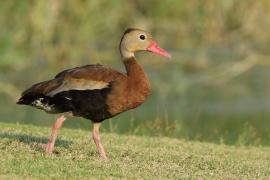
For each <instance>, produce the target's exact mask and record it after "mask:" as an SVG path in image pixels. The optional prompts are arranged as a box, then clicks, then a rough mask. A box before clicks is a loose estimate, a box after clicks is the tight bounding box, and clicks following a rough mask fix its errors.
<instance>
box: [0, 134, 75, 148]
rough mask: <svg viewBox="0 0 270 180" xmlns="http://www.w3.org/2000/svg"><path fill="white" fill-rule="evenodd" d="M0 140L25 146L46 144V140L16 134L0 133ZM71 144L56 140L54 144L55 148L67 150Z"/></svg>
mask: <svg viewBox="0 0 270 180" xmlns="http://www.w3.org/2000/svg"><path fill="white" fill-rule="evenodd" d="M0 138H8V139H11V140H16V141H20V142H22V143H25V144H35V143H36V144H45V143H47V142H48V138H45V137H38V136H32V135H28V134H18V133H12V132H0ZM71 144H72V142H71V141H66V140H61V139H57V140H56V142H55V145H56V146H60V147H64V148H68V147H69V146H70V145H71Z"/></svg>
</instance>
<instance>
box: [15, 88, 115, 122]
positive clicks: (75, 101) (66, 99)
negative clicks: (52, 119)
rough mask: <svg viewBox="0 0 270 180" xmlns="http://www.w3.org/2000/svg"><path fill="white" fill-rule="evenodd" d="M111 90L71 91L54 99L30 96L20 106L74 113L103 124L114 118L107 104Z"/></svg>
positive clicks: (61, 93) (57, 95)
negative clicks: (104, 121)
mask: <svg viewBox="0 0 270 180" xmlns="http://www.w3.org/2000/svg"><path fill="white" fill-rule="evenodd" d="M110 91H111V88H110V87H108V88H104V89H97V90H69V91H63V92H60V93H57V94H55V95H54V96H53V97H49V96H45V95H42V94H31V95H30V94H29V95H26V96H24V97H23V101H20V102H19V104H27V105H32V106H34V107H37V108H39V109H43V110H45V111H46V112H50V113H64V112H72V113H73V115H75V116H80V117H84V118H86V119H89V120H92V121H93V122H101V121H103V120H105V119H108V118H110V117H112V114H111V113H110V112H109V111H108V109H109V107H108V105H107V103H106V99H107V96H108V94H109V93H110Z"/></svg>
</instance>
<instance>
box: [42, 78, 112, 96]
mask: <svg viewBox="0 0 270 180" xmlns="http://www.w3.org/2000/svg"><path fill="white" fill-rule="evenodd" d="M108 85H109V83H107V82H104V81H93V80H85V79H73V80H72V81H64V82H63V83H62V84H61V86H59V87H58V88H56V89H54V90H53V91H51V92H49V93H48V94H47V96H50V97H53V96H54V95H55V94H57V93H60V92H63V91H69V90H94V89H103V88H106V87H108Z"/></svg>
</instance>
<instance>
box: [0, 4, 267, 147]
mask: <svg viewBox="0 0 270 180" xmlns="http://www.w3.org/2000/svg"><path fill="white" fill-rule="evenodd" d="M0 27H1V28H0V115H1V118H0V121H4V122H13V123H16V122H17V123H31V124H35V125H43V126H51V125H52V124H53V121H54V119H55V118H56V117H57V116H56V115H49V114H46V113H44V112H42V111H40V110H36V109H33V108H31V107H26V106H17V105H15V102H16V100H17V98H18V97H19V94H20V92H21V91H22V90H24V89H26V88H28V87H29V86H30V85H32V84H33V83H36V82H39V81H43V80H47V79H50V78H52V77H54V75H55V74H56V73H58V72H59V71H61V70H63V69H65V68H71V67H74V66H80V65H84V64H92V63H101V64H105V65H108V66H112V67H114V68H116V69H118V70H121V71H124V67H123V65H122V64H121V60H120V55H119V51H118V44H119V41H120V38H121V36H122V34H123V32H124V30H125V29H126V28H128V27H137V28H141V29H145V30H147V31H148V32H150V33H152V34H153V36H154V38H155V39H156V40H157V41H158V42H159V45H160V46H161V47H163V48H164V49H166V50H168V51H169V52H171V54H172V56H173V57H172V59H171V60H167V59H163V58H160V57H158V56H155V55H153V54H149V53H140V54H138V55H137V59H138V60H139V62H140V63H141V64H142V66H143V67H144V68H145V70H146V72H147V73H148V75H149V78H150V80H151V85H152V95H151V96H150V97H149V98H148V100H147V102H146V103H144V104H143V105H142V106H140V107H139V108H137V109H136V110H132V111H129V112H127V113H124V114H122V115H120V116H118V117H115V118H113V119H111V120H107V121H106V122H105V123H104V126H103V131H109V132H115V133H130V134H138V135H157V136H172V137H176V138H183V139H191V140H200V141H209V142H215V143H225V144H240V145H247V144H252V145H269V144H270V143H269V142H270V141H269V140H270V133H269V128H270V122H269V120H270V111H269V110H270V83H269V82H270V70H269V67H270V51H269V50H270V49H269V45H270V33H269V29H270V1H269V0H260V1H254V0H242V1H239V0H216V1H215V0H205V1H201V0H190V1H186V0H148V1H144V0H130V1H124V0H112V1H107V0H76V1H74V0H36V1H35V0H25V1H20V0H9V1H0ZM65 126H66V127H73V128H86V129H90V127H91V126H90V123H89V121H87V120H83V119H81V118H78V119H76V120H70V121H67V123H66V124H65Z"/></svg>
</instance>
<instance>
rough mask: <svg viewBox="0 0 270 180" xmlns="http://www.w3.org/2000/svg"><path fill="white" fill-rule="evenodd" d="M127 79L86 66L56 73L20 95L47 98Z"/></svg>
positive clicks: (104, 69) (99, 66)
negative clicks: (53, 76)
mask: <svg viewBox="0 0 270 180" xmlns="http://www.w3.org/2000/svg"><path fill="white" fill-rule="evenodd" d="M124 79H127V76H126V75H125V74H123V73H120V72H118V71H116V70H113V69H111V68H107V67H104V66H102V65H99V64H97V65H86V66H81V67H76V68H73V69H67V70H64V71H62V72H60V73H58V74H57V75H56V76H55V78H54V79H52V80H49V81H44V82H41V83H37V84H34V85H33V86H32V87H31V88H29V89H27V90H26V91H24V92H23V93H22V96H24V95H26V94H28V93H35V94H36V93H38V94H43V95H47V96H54V95H55V94H57V93H59V92H62V91H68V90H88V89H89V90H93V89H102V88H106V87H107V86H108V85H109V83H111V82H113V81H116V80H124Z"/></svg>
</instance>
